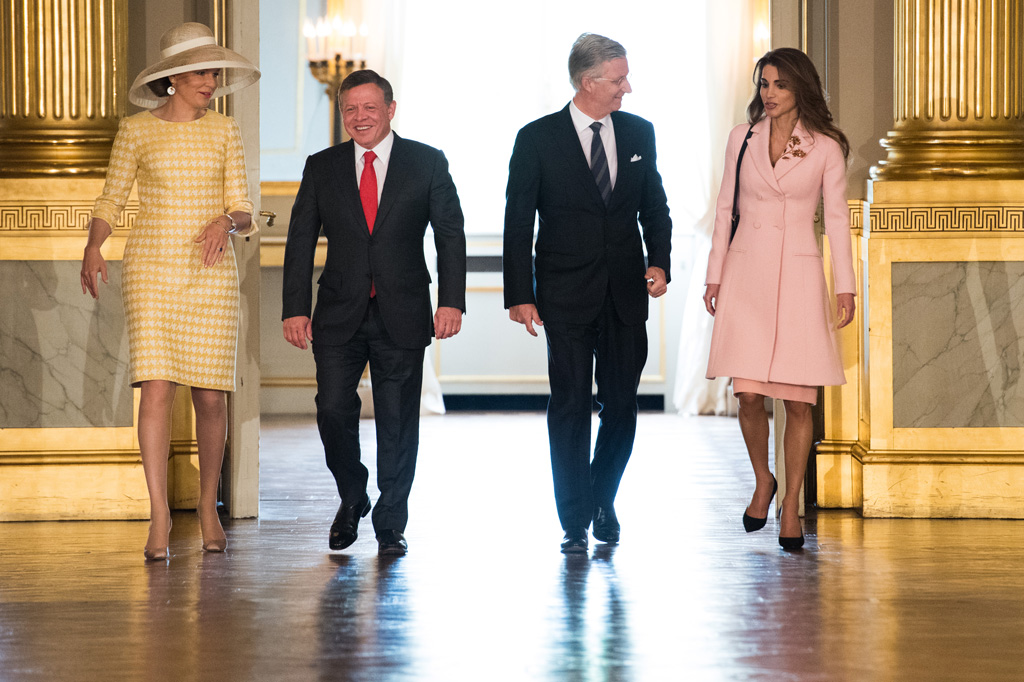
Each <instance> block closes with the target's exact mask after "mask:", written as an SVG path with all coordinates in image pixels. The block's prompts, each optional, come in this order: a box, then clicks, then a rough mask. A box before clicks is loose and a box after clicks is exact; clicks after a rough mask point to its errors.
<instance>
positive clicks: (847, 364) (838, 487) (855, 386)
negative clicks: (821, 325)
mask: <svg viewBox="0 0 1024 682" xmlns="http://www.w3.org/2000/svg"><path fill="white" fill-rule="evenodd" d="M847 203H848V204H849V207H850V233H851V234H850V238H851V240H852V245H851V246H852V252H853V268H854V275H855V276H856V278H857V298H856V303H857V310H856V311H855V313H854V318H853V321H852V322H851V323H850V324H849V325H847V326H846V327H844V328H843V329H841V330H840V331H839V344H840V350H841V353H842V360H843V369H844V371H845V374H846V383H845V384H844V385H842V386H826V387H825V388H824V392H823V395H824V398H823V405H822V411H823V416H824V422H825V438H824V439H823V440H822V441H821V442H820V443H819V444H818V446H817V448H816V451H817V454H816V457H815V463H816V465H817V469H816V470H817V504H818V506H820V507H841V508H848V507H852V506H854V502H855V500H856V493H857V491H856V489H855V483H856V478H855V476H854V469H853V447H854V446H855V445H856V443H857V441H858V439H859V438H860V434H861V431H862V430H863V427H862V424H861V419H860V415H861V413H862V410H863V405H864V404H865V403H866V398H865V393H866V392H867V376H866V373H865V371H864V369H865V368H864V363H863V362H862V361H861V359H862V358H863V357H864V335H863V333H862V331H863V328H864V320H865V319H866V313H865V302H866V300H867V295H866V294H867V292H865V291H864V282H865V278H864V262H863V253H864V248H863V225H864V212H865V209H866V204H865V203H864V202H862V201H859V200H855V199H851V200H850V201H848V202H847ZM830 252H831V250H830V248H829V243H828V240H825V242H824V249H823V255H824V261H825V267H826V275H827V277H826V278H827V280H828V281H831V280H832V273H831V270H832V260H831V255H830Z"/></svg>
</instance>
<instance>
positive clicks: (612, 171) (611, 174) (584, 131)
mask: <svg viewBox="0 0 1024 682" xmlns="http://www.w3.org/2000/svg"><path fill="white" fill-rule="evenodd" d="M569 115H570V116H571V117H572V124H573V126H575V128H576V134H577V135H579V136H580V144H581V145H582V146H583V154H584V155H585V156H586V157H587V165H588V166H589V165H590V145H591V144H593V142H594V131H593V130H591V129H590V125H591V124H592V123H594V122H595V119H593V118H590V117H589V116H587V115H586V114H584V113H583V112H582V111H580V109H579V107H577V106H576V102H573V101H571V100H570V102H569ZM597 122H598V123H600V124H601V144H603V145H604V155H605V156H606V157H607V158H608V178H609V180H611V183H612V189H614V188H615V177H616V176H617V175H618V172H619V157H618V155H617V154H616V149H615V129H614V128H613V127H612V115H611V114H608V115H607V116H605V117H604V118H602V119H601V120H600V121H597Z"/></svg>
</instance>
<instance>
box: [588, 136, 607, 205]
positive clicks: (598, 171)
mask: <svg viewBox="0 0 1024 682" xmlns="http://www.w3.org/2000/svg"><path fill="white" fill-rule="evenodd" d="M590 129H591V130H593V131H594V139H593V141H591V143H590V171H591V172H592V173H593V174H594V180H596V181H597V189H598V191H599V192H601V198H602V199H603V200H604V205H605V206H607V205H608V200H609V199H611V196H612V177H611V174H609V172H608V157H607V156H605V153H604V143H602V142H601V124H600V123H599V122H597V121H595V122H594V123H591V124H590Z"/></svg>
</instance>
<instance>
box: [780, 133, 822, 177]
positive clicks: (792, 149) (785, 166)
mask: <svg viewBox="0 0 1024 682" xmlns="http://www.w3.org/2000/svg"><path fill="white" fill-rule="evenodd" d="M813 147H814V137H812V136H811V134H810V133H808V132H807V130H806V129H805V128H804V127H803V126H802V125H801V124H800V121H797V122H796V127H795V128H793V136H792V137H791V138H790V139H789V144H787V145H786V151H785V153H783V155H782V157H781V158H780V159H779V160H778V162H776V164H775V177H776V179H778V180H781V179H782V178H783V177H784V176H785V175H786V174H787V173H789V172H790V171H791V170H793V169H794V168H796V167H797V165H798V164H799V163H800V162H801V161H803V160H804V158H805V157H806V156H807V155H808V154H810V153H811V149H812V148H813Z"/></svg>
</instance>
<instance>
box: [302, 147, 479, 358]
mask: <svg viewBox="0 0 1024 682" xmlns="http://www.w3.org/2000/svg"><path fill="white" fill-rule="evenodd" d="M428 222H429V223H430V225H431V227H432V228H433V231H434V244H435V246H436V248H437V273H438V305H439V306H447V307H452V308H458V309H459V310H462V311H463V312H465V310H466V235H465V232H464V231H463V217H462V208H461V206H460V205H459V197H458V194H457V193H456V191H455V183H454V182H452V177H451V175H450V174H449V173H448V160H447V159H445V156H444V154H443V153H441V151H440V150H437V149H434V148H433V147H428V146H427V145H425V144H421V143H419V142H413V141H412V140H405V139H403V138H401V137H399V136H398V135H395V141H394V146H393V147H392V149H391V158H390V160H389V162H388V173H387V176H386V177H385V180H384V189H383V191H382V194H381V198H380V206H379V208H378V210H377V218H376V222H375V223H374V227H373V234H372V235H371V234H370V230H369V228H368V227H367V225H366V217H365V216H364V214H363V206H362V204H361V203H360V201H359V184H358V181H357V178H356V172H355V146H354V144H353V143H352V142H351V141H349V142H345V143H344V144H340V145H337V146H335V147H330V148H328V149H325V150H323V151H322V152H318V153H316V154H313V155H312V156H310V157H309V158H308V159H306V167H305V169H304V170H303V171H302V183H301V184H300V185H299V193H298V196H296V198H295V205H294V207H293V208H292V216H291V223H290V224H289V227H288V242H287V245H286V246H285V255H284V308H283V314H282V319H287V318H289V317H295V316H299V315H303V316H307V317H308V316H309V315H310V307H311V305H312V291H311V289H312V285H311V281H312V277H313V253H314V251H315V249H316V243H317V238H318V237H319V236H320V228H321V226H323V232H324V235H325V236H326V237H327V262H326V264H325V265H324V271H323V274H322V275H321V276H320V279H319V285H320V289H319V291H318V293H317V305H316V310H315V311H314V313H313V315H312V318H313V340H314V342H315V343H323V344H330V345H338V344H342V343H345V342H346V341H348V340H349V339H350V338H351V337H352V335H353V334H355V332H356V330H357V329H358V328H359V325H360V323H361V322H362V320H363V316H364V315H365V313H366V306H367V304H368V302H369V300H370V282H371V280H372V282H373V284H374V286H375V287H376V290H377V294H376V296H377V303H378V305H379V306H380V314H381V318H382V319H383V320H384V326H385V327H386V328H387V331H388V334H389V335H390V336H391V340H392V341H393V342H394V343H395V344H396V345H398V346H400V347H403V348H423V347H425V346H427V345H429V344H430V338H431V336H433V334H434V324H433V314H432V312H431V306H430V288H429V285H430V273H429V271H428V269H427V264H426V259H425V257H424V253H423V236H424V234H425V232H426V228H427V223H428Z"/></svg>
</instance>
